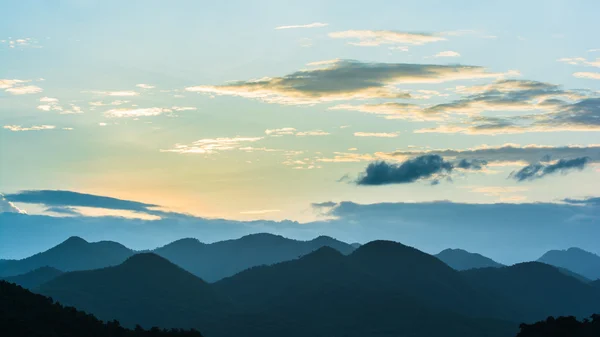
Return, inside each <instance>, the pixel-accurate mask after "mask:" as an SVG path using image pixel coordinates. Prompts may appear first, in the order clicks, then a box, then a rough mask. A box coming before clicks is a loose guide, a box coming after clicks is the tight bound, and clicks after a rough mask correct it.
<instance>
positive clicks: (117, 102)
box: [89, 100, 129, 106]
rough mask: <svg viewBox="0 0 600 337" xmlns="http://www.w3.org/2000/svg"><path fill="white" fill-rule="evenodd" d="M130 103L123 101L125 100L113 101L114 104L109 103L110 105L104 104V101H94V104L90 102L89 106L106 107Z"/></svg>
mask: <svg viewBox="0 0 600 337" xmlns="http://www.w3.org/2000/svg"><path fill="white" fill-rule="evenodd" d="M127 103H129V101H123V100H116V101H112V102H108V103H104V102H102V101H94V102H89V105H91V106H105V105H116V106H118V105H123V104H127Z"/></svg>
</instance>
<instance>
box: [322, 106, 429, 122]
mask: <svg viewBox="0 0 600 337" xmlns="http://www.w3.org/2000/svg"><path fill="white" fill-rule="evenodd" d="M328 110H346V111H358V112H364V113H369V114H374V115H380V116H383V117H384V118H385V119H404V120H415V121H426V120H439V119H440V116H438V115H437V114H435V113H428V112H427V111H426V110H425V109H423V108H421V107H420V106H418V105H416V104H410V103H397V102H385V103H376V104H360V105H351V104H338V105H335V106H332V107H329V108H328Z"/></svg>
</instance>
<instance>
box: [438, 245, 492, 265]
mask: <svg viewBox="0 0 600 337" xmlns="http://www.w3.org/2000/svg"><path fill="white" fill-rule="evenodd" d="M435 257H437V258H438V259H440V260H442V261H443V262H444V263H445V264H447V265H449V266H450V267H452V268H453V269H456V270H468V269H475V268H487V267H494V268H499V267H503V266H504V265H503V264H501V263H498V262H496V261H494V260H492V259H490V258H489V257H485V256H483V255H481V254H477V253H470V252H467V251H466V250H462V249H445V250H443V251H441V252H439V253H438V254H436V255H435Z"/></svg>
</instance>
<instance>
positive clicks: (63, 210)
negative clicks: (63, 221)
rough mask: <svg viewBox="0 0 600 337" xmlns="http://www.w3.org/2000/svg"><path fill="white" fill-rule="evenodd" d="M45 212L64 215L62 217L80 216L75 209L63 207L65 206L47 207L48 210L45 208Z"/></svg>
mask: <svg viewBox="0 0 600 337" xmlns="http://www.w3.org/2000/svg"><path fill="white" fill-rule="evenodd" d="M45 212H48V213H57V214H64V215H72V216H80V215H82V214H81V213H80V212H79V211H78V210H77V209H75V208H73V207H65V206H52V207H48V208H46V210H45Z"/></svg>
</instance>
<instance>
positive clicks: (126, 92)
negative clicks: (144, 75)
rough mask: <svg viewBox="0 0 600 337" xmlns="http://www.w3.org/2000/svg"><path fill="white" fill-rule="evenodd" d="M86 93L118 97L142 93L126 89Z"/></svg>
mask: <svg viewBox="0 0 600 337" xmlns="http://www.w3.org/2000/svg"><path fill="white" fill-rule="evenodd" d="M84 93H92V94H94V95H100V96H117V97H131V96H138V95H139V94H140V93H139V92H136V91H132V90H124V91H84Z"/></svg>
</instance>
